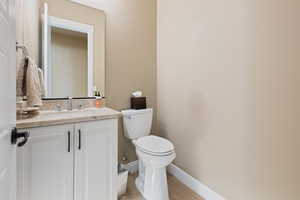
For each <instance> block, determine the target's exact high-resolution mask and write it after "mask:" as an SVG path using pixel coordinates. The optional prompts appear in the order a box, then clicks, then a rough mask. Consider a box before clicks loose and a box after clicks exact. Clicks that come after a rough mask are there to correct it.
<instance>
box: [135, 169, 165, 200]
mask: <svg viewBox="0 0 300 200" xmlns="http://www.w3.org/2000/svg"><path fill="white" fill-rule="evenodd" d="M139 168H140V167H139ZM142 171H143V172H144V174H141V175H139V176H138V177H137V178H136V180H135V185H136V187H137V189H138V190H139V192H140V193H141V194H142V196H143V198H144V199H145V200H169V192H168V183H167V175H166V167H162V168H151V167H146V168H144V169H143V170H142Z"/></svg>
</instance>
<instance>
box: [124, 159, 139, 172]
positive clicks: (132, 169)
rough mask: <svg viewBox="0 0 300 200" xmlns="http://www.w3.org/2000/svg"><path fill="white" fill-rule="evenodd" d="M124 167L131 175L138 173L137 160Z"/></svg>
mask: <svg viewBox="0 0 300 200" xmlns="http://www.w3.org/2000/svg"><path fill="white" fill-rule="evenodd" d="M123 167H124V168H125V169H127V170H128V172H129V173H130V174H133V173H136V172H137V171H138V161H137V160H136V161H133V162H130V163H127V164H126V165H123Z"/></svg>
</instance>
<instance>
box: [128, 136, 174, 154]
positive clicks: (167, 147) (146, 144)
mask: <svg viewBox="0 0 300 200" xmlns="http://www.w3.org/2000/svg"><path fill="white" fill-rule="evenodd" d="M134 144H135V146H136V148H137V150H139V151H142V152H144V153H146V154H149V155H152V156H168V155H171V154H173V153H174V151H175V149H174V145H173V144H172V143H171V142H170V141H169V140H167V139H164V138H162V137H158V136H154V135H150V136H145V137H142V138H139V139H137V140H136V141H135V142H134Z"/></svg>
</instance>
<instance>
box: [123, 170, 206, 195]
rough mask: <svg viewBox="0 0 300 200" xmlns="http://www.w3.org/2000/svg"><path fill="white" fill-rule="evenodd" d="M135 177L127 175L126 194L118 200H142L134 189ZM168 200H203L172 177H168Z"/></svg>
mask: <svg viewBox="0 0 300 200" xmlns="http://www.w3.org/2000/svg"><path fill="white" fill-rule="evenodd" d="M135 178H136V175H129V177H128V187H127V192H126V194H125V195H124V196H123V197H121V199H120V200H142V199H143V198H142V196H141V194H140V193H139V192H138V190H137V189H136V187H135V184H134V180H135ZM168 185H169V194H170V200H204V199H203V198H201V197H199V196H198V195H197V194H196V193H195V192H193V191H192V190H191V189H189V188H188V187H186V186H185V185H183V184H182V183H181V182H179V181H178V180H177V179H176V178H175V177H174V176H171V175H168Z"/></svg>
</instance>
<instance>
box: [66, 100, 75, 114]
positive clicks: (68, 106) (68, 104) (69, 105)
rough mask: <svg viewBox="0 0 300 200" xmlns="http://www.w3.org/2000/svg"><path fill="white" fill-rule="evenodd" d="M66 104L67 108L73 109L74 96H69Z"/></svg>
mask: <svg viewBox="0 0 300 200" xmlns="http://www.w3.org/2000/svg"><path fill="white" fill-rule="evenodd" d="M66 104H67V106H66V108H67V110H69V111H71V110H73V102H72V97H68V100H67V103H66Z"/></svg>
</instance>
